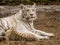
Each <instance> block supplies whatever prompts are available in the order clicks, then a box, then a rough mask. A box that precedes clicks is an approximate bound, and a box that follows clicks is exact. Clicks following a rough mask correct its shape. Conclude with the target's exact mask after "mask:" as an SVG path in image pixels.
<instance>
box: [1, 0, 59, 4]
mask: <svg viewBox="0 0 60 45" xmlns="http://www.w3.org/2000/svg"><path fill="white" fill-rule="evenodd" d="M34 2H35V3H36V4H42V5H50V4H51V5H52V4H57V5H58V4H60V0H0V5H19V4H21V3H23V4H33V3H34Z"/></svg>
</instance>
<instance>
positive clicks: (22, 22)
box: [0, 4, 54, 40]
mask: <svg viewBox="0 0 60 45" xmlns="http://www.w3.org/2000/svg"><path fill="white" fill-rule="evenodd" d="M36 17H37V16H36V8H35V4H34V5H32V6H30V7H29V6H25V5H21V9H20V11H19V12H18V13H16V14H15V15H12V16H9V17H5V18H1V19H0V21H1V22H0V23H1V24H0V25H1V26H2V28H3V29H4V30H7V31H9V29H11V28H14V31H15V32H17V34H18V35H20V34H23V35H25V34H27V36H29V34H30V35H31V36H32V35H34V37H35V38H36V39H37V40H39V39H49V37H50V36H54V34H52V33H46V32H44V31H41V30H36V29H35V28H34V26H33V21H34V20H35V19H36ZM23 35H22V36H23Z"/></svg>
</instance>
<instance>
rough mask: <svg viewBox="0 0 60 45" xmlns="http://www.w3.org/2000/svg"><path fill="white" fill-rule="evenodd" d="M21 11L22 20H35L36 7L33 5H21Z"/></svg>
mask: <svg viewBox="0 0 60 45" xmlns="http://www.w3.org/2000/svg"><path fill="white" fill-rule="evenodd" d="M21 9H22V19H23V20H25V21H33V20H35V19H36V17H37V16H36V7H35V4H33V5H30V6H29V5H23V4H21Z"/></svg>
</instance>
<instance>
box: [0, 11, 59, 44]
mask: <svg viewBox="0 0 60 45" xmlns="http://www.w3.org/2000/svg"><path fill="white" fill-rule="evenodd" d="M37 15H38V18H37V20H36V21H34V24H35V25H34V26H35V28H36V29H40V30H43V31H46V32H51V33H54V34H55V37H52V38H50V39H49V40H40V41H9V42H8V43H9V44H8V43H7V42H6V41H5V42H0V45H60V12H52V13H50V12H49V13H47V12H38V14H37ZM12 37H13V36H12Z"/></svg>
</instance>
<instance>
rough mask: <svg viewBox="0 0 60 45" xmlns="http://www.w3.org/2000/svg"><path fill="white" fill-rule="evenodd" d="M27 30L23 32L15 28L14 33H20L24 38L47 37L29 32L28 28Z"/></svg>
mask: <svg viewBox="0 0 60 45" xmlns="http://www.w3.org/2000/svg"><path fill="white" fill-rule="evenodd" d="M27 32H28V33H27ZM27 32H24V33H23V32H20V31H17V30H15V33H16V34H17V35H20V36H22V37H25V38H32V39H33V38H34V39H37V40H39V39H49V38H48V37H47V36H39V35H37V34H35V33H33V32H31V31H28V30H27Z"/></svg>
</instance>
